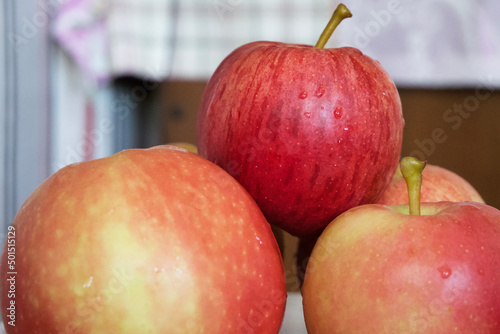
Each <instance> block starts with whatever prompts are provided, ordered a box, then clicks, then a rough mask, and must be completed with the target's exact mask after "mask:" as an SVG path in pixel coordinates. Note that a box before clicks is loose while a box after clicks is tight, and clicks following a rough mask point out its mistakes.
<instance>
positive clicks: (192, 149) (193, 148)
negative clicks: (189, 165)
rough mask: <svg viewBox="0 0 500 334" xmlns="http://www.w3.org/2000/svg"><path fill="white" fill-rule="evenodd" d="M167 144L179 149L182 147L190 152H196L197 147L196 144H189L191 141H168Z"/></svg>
mask: <svg viewBox="0 0 500 334" xmlns="http://www.w3.org/2000/svg"><path fill="white" fill-rule="evenodd" d="M167 145H169V146H174V147H177V148H181V149H184V150H186V151H188V152H192V153H196V154H198V148H197V147H196V145H194V144H191V143H186V142H175V143H169V144H167Z"/></svg>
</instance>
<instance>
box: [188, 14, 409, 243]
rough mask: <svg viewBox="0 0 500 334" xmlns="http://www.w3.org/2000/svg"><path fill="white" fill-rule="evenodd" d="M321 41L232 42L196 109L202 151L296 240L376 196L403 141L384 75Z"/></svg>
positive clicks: (394, 95) (352, 52)
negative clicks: (235, 44) (234, 44)
mask: <svg viewBox="0 0 500 334" xmlns="http://www.w3.org/2000/svg"><path fill="white" fill-rule="evenodd" d="M343 8H345V7H343ZM345 10H347V9H345ZM337 13H339V11H337ZM340 13H342V12H341V11H340ZM349 14H350V13H349ZM339 15H340V14H339ZM344 15H345V12H344ZM335 18H337V19H338V20H340V19H341V18H339V17H336V15H334V16H333V17H332V19H334V20H333V21H335ZM337 23H338V21H337ZM330 33H331V31H330ZM323 37H324V35H322V38H321V39H320V42H318V45H317V46H316V47H313V46H310V45H296V44H284V43H278V42H265V41H260V42H253V43H249V44H246V45H243V46H241V47H239V48H237V49H236V50H234V51H233V52H232V53H231V54H230V55H228V56H227V57H226V58H225V59H224V61H223V62H222V63H221V64H220V65H219V67H218V68H217V69H216V71H215V73H214V74H213V76H212V77H211V79H210V81H209V82H208V84H207V86H206V89H205V91H204V93H203V97H202V102H201V106H200V110H199V115H198V128H197V133H198V149H199V153H200V155H202V156H203V157H206V158H207V159H208V160H210V161H212V162H214V163H216V164H217V165H219V166H221V167H222V168H224V169H225V170H226V171H228V172H229V174H231V175H232V176H234V177H235V178H236V179H237V180H238V181H239V182H240V183H241V184H242V185H243V186H244V187H245V188H246V189H247V190H248V191H249V193H250V194H251V195H252V197H253V198H254V199H255V200H256V202H257V204H258V205H259V206H260V208H261V209H262V210H263V212H264V214H265V216H266V217H267V218H268V220H269V221H270V222H271V223H274V224H276V225H278V226H279V227H281V228H282V229H284V230H285V231H287V232H289V233H291V234H293V235H296V236H306V235H314V234H317V233H319V232H321V231H322V229H323V228H324V227H326V225H327V224H328V223H329V222H330V221H331V220H332V219H333V218H334V217H335V216H337V215H339V214H340V213H342V212H344V211H345V210H347V209H349V208H352V207H354V206H357V205H360V204H363V203H373V202H375V201H376V200H378V198H379V197H380V196H381V194H382V191H383V190H384V189H385V187H386V186H387V185H388V184H389V182H390V180H391V178H392V176H393V175H394V172H395V170H396V167H397V164H398V160H399V155H400V150H401V144H402V133H403V125H404V121H403V117H402V112H401V103H400V98H399V95H398V91H397V90H396V87H395V85H394V83H393V81H392V80H391V78H390V77H389V75H388V74H387V72H386V71H385V70H384V69H383V68H382V66H381V65H380V64H379V63H378V62H377V61H375V60H373V59H371V58H370V57H368V56H366V55H363V54H362V53H361V52H360V51H359V50H357V49H355V48H351V47H341V48H332V49H323V48H322V45H321V44H322V43H321V40H323V43H324V42H326V41H324V38H323ZM323 45H324V44H323Z"/></svg>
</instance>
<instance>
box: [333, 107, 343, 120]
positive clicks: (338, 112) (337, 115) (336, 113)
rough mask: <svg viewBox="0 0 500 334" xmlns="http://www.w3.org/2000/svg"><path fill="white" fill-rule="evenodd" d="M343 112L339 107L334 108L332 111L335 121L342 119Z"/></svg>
mask: <svg viewBox="0 0 500 334" xmlns="http://www.w3.org/2000/svg"><path fill="white" fill-rule="evenodd" d="M342 114H343V111H342V108H341V107H336V108H335V110H334V111H333V116H335V118H336V119H340V118H341V117H342Z"/></svg>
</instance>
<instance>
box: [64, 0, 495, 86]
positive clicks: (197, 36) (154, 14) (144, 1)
mask: <svg viewBox="0 0 500 334" xmlns="http://www.w3.org/2000/svg"><path fill="white" fill-rule="evenodd" d="M66 1H67V2H65V3H64V4H63V5H62V6H61V8H60V10H59V13H58V15H57V17H56V19H55V22H54V35H55V37H56V39H57V40H59V42H60V44H61V45H62V46H63V47H64V48H65V49H66V50H68V51H69V53H70V54H71V55H72V56H73V58H74V59H75V60H76V62H77V63H78V64H79V66H80V67H81V68H82V69H83V70H84V73H86V74H89V75H90V76H92V77H94V78H97V79H98V80H99V81H104V82H106V81H107V80H109V79H110V78H112V77H116V76H122V75H133V76H137V77H145V78H150V79H157V80H164V79H166V78H170V79H174V78H177V79H186V80H206V79H208V78H209V77H210V76H211V74H212V73H213V71H214V70H215V68H216V67H217V65H218V64H219V63H220V62H221V61H222V60H223V59H224V57H225V56H227V55H228V54H229V53H230V52H231V51H232V50H234V49H235V48H236V47H238V46H240V45H242V44H245V43H248V42H251V41H255V40H276V41H282V42H293V43H303V44H315V43H316V40H317V38H318V37H319V35H320V33H321V31H322V30H323V27H324V26H325V24H326V23H327V22H328V20H329V18H330V16H331V13H332V12H333V10H334V8H335V7H336V6H337V4H338V2H335V1H331V0H307V1H305V0H106V1H105V0H66ZM351 2H352V3H351ZM345 3H346V5H347V6H348V7H349V8H350V9H351V11H352V12H353V14H354V16H353V17H352V18H350V19H348V20H345V22H343V23H342V24H341V26H340V28H339V29H337V31H335V33H334V35H333V37H332V40H331V41H330V42H329V43H328V45H327V47H333V46H344V45H346V46H354V47H358V48H359V49H361V50H362V51H363V52H364V53H365V54H367V55H369V56H371V57H373V58H375V59H377V60H379V61H380V62H381V63H382V65H383V66H384V67H385V68H386V69H387V71H388V72H389V74H390V75H391V76H392V78H393V79H394V81H396V83H397V84H403V85H419V86H464V85H465V86H467V85H471V84H472V85H477V83H478V81H481V80H483V81H484V80H487V81H488V82H490V83H491V84H494V85H497V86H500V61H498V60H499V59H500V47H499V46H500V21H499V20H498V19H497V18H496V14H497V13H499V12H500V2H499V1H498V0H467V1H455V0H419V1H413V0H372V1H369V2H362V3H361V2H360V1H349V0H347V1H346V2H345Z"/></svg>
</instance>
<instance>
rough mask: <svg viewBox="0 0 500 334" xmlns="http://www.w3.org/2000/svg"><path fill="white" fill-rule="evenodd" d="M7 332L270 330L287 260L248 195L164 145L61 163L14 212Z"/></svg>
mask: <svg viewBox="0 0 500 334" xmlns="http://www.w3.org/2000/svg"><path fill="white" fill-rule="evenodd" d="M1 274H2V282H1V287H2V296H1V304H2V315H3V322H4V324H5V328H6V332H7V333H9V334H10V333H22V334H26V333H47V334H48V333H59V334H62V333H68V334H69V333H122V334H126V333H131V334H132V333H133V334H137V333H217V334H219V333H236V332H238V333H266V334H267V333H278V331H279V329H280V327H281V322H282V319H283V315H284V307H285V302H286V284H285V277H284V268H283V263H282V259H281V255H280V252H279V249H278V246H277V244H276V240H275V239H274V237H273V234H272V232H271V227H270V225H269V223H268V222H267V221H266V220H265V218H264V216H263V214H262V212H261V211H260V209H259V208H258V206H257V205H256V203H255V201H254V200H253V199H252V198H251V196H250V195H249V194H248V193H247V192H246V191H245V190H244V188H242V187H241V186H240V185H239V184H238V183H237V182H236V181H235V180H234V179H233V178H232V177H231V176H230V175H228V174H227V173H226V172H225V171H223V170H222V169H221V168H219V167H217V166H216V165H214V164H212V163H210V162H209V161H207V160H205V159H203V158H201V157H199V156H197V155H195V154H192V153H188V152H182V151H179V150H173V149H169V148H168V146H164V147H155V148H151V149H135V150H126V151H122V152H120V153H117V154H115V155H112V156H110V157H107V158H103V159H98V160H93V161H89V162H83V163H78V164H73V165H70V166H67V167H65V168H63V169H61V170H59V171H58V172H56V173H55V174H54V175H52V176H51V177H50V178H48V179H47V180H46V181H45V182H43V183H42V184H41V185H40V186H39V187H38V188H37V189H36V190H35V191H34V192H33V194H31V195H30V196H29V198H28V199H27V200H26V202H25V203H24V205H23V206H22V207H21V209H20V210H19V212H18V214H17V216H16V218H15V220H14V222H13V224H12V226H11V227H9V235H8V237H7V242H6V244H5V248H4V252H3V255H2V262H1Z"/></svg>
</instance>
